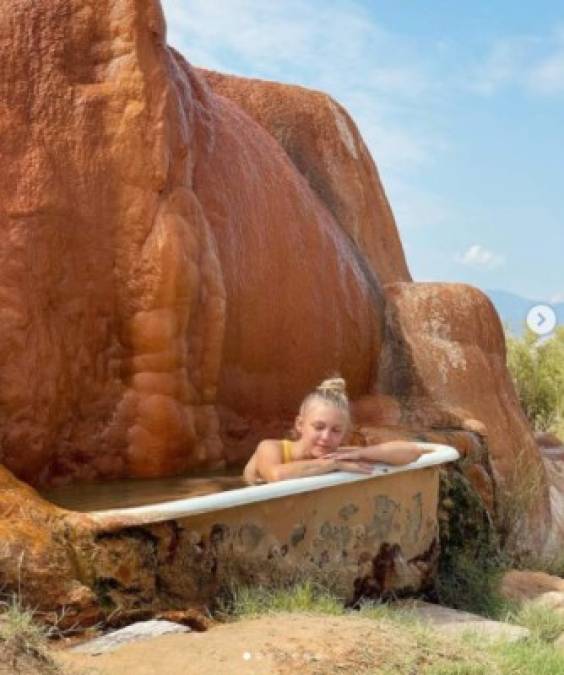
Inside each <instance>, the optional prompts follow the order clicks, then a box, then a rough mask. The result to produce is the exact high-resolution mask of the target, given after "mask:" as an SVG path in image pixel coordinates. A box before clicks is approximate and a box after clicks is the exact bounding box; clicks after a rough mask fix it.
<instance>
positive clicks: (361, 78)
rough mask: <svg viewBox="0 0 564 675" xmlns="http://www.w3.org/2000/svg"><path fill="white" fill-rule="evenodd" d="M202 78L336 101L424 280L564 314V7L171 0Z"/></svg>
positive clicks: (181, 44)
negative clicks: (497, 293) (509, 295)
mask: <svg viewBox="0 0 564 675" xmlns="http://www.w3.org/2000/svg"><path fill="white" fill-rule="evenodd" d="M163 7H164V10H165V15H166V17H167V23H168V41H169V43H170V44H172V45H173V46H175V47H176V48H177V49H179V51H181V52H182V53H183V54H184V56H185V57H186V58H187V59H188V61H190V62H191V63H193V64H194V65H201V66H205V67H207V68H212V69H215V70H220V71H222V72H229V73H235V74H239V75H243V76H248V77H260V78H265V79H271V80H277V81H280V82H288V83H294V84H300V85H303V86H306V87H311V88H314V89H320V90H323V91H326V92H328V93H329V94H331V95H332V96H333V97H334V98H336V99H337V100H338V101H339V102H340V103H342V104H343V105H344V106H345V107H346V108H347V110H348V111H349V112H350V114H351V115H352V117H353V119H354V120H355V122H356V123H357V125H358V127H359V129H360V131H361V133H362V135H363V137H364V139H365V141H366V143H367V145H368V147H369V148H370V150H371V152H372V155H373V157H374V159H375V161H376V164H377V165H378V168H379V171H380V175H381V178H382V181H383V183H384V188H385V190H386V193H387V195H388V198H389V199H390V202H391V205H392V209H393V211H394V214H395V216H396V221H397V223H398V227H399V230H400V235H401V238H402V241H403V245H404V248H405V252H406V255H407V260H408V263H409V267H410V269H411V272H412V274H413V276H414V278H415V279H416V280H422V281H423V280H440V281H464V282H467V283H471V284H473V285H475V286H478V287H480V288H484V289H486V288H487V289H492V288H495V289H502V290H506V291H510V292H513V293H517V294H519V295H523V296H525V297H529V298H534V299H540V300H545V301H549V302H557V301H562V300H564V271H563V270H564V264H563V261H562V258H563V255H564V184H563V178H564V4H563V3H562V2H556V1H554V2H548V1H544V2H543V1H540V2H536V3H521V4H520V3H517V2H515V0H513V1H512V2H509V1H508V0H507V1H506V0H497V1H496V0H492V1H489V2H486V0H475V1H474V2H464V3H458V2H457V3H455V2H452V0H449V1H446V0H444V1H443V0H430V1H428V2H421V1H416V0H410V1H407V0H395V1H394V2H392V1H391V0H389V1H388V2H368V1H362V0H357V1H352V0H324V1H322V0H269V1H268V2H265V1H264V0H216V1H215V2H213V3H212V2H210V0H163Z"/></svg>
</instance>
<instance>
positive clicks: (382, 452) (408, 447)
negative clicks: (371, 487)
mask: <svg viewBox="0 0 564 675" xmlns="http://www.w3.org/2000/svg"><path fill="white" fill-rule="evenodd" d="M427 452H432V450H431V449H428V448H424V447H422V446H421V445H420V444H419V443H414V442H412V441H386V442H385V443H378V444H377V445H368V446H366V447H360V448H340V449H339V450H337V452H335V453H332V455H331V456H332V457H334V458H335V459H337V460H353V461H364V462H385V463H386V464H394V465H400V464H410V463H411V462H415V461H416V460H418V459H419V457H421V455H423V454H425V453H427Z"/></svg>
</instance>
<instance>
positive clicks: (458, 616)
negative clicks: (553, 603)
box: [397, 601, 529, 642]
mask: <svg viewBox="0 0 564 675" xmlns="http://www.w3.org/2000/svg"><path fill="white" fill-rule="evenodd" d="M397 605H398V606H400V607H401V606H403V607H407V608H409V609H410V610H411V611H412V612H413V614H414V616H415V617H416V618H418V619H420V620H421V621H422V622H423V623H424V624H427V625H429V626H430V627H431V628H434V629H436V630H437V631H438V632H440V633H441V634H443V635H455V636H461V635H463V634H464V633H477V634H478V635H479V636H480V637H481V638H484V639H489V640H499V639H502V640H507V641H508V642H517V641H519V640H524V639H525V638H527V637H529V630H528V629H527V628H524V627H523V626H514V625H512V624H509V623H504V622H503V621H493V620H491V619H486V618H484V617H483V616H479V615H478V614H471V613H470V612H462V611H460V610H458V609H452V608H450V607H443V606H441V605H432V604H431V603H428V602H421V601H416V602H406V603H397Z"/></svg>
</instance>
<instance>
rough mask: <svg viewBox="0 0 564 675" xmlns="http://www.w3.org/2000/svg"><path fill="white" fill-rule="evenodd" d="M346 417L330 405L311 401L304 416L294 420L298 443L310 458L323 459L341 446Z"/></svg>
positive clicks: (345, 430)
mask: <svg viewBox="0 0 564 675" xmlns="http://www.w3.org/2000/svg"><path fill="white" fill-rule="evenodd" d="M348 421H349V420H348V415H347V414H346V412H345V411H343V410H341V409H340V408H337V406H335V405H333V404H332V403H325V402H324V401H315V400H314V401H311V402H310V403H309V405H307V407H306V409H305V411H304V414H303V415H299V416H298V417H297V418H296V431H297V432H298V434H299V435H300V443H301V444H302V447H303V449H304V451H305V452H306V454H307V455H309V456H310V457H314V458H316V457H323V455H325V454H327V453H328V452H332V451H333V450H336V449H337V448H338V447H339V445H340V444H341V442H342V440H343V438H344V436H345V434H346V432H347V426H348Z"/></svg>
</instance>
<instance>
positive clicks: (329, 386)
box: [317, 377, 347, 396]
mask: <svg viewBox="0 0 564 675" xmlns="http://www.w3.org/2000/svg"><path fill="white" fill-rule="evenodd" d="M317 391H318V392H320V393H326V392H331V393H334V394H340V395H345V396H346V393H347V383H346V382H345V380H343V378H342V377H332V378H330V379H328V380H323V382H322V383H321V384H320V385H319V386H318V387H317Z"/></svg>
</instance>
